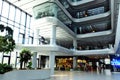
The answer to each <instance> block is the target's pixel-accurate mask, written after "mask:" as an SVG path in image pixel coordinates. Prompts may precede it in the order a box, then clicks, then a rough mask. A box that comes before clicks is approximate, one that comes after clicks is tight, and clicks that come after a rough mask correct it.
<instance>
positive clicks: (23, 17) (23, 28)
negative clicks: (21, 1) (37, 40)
mask: <svg viewBox="0 0 120 80" xmlns="http://www.w3.org/2000/svg"><path fill="white" fill-rule="evenodd" d="M31 17H32V16H31V15H29V14H28V13H26V12H24V11H23V10H21V9H19V8H17V7H16V6H14V5H13V4H11V3H9V2H6V1H3V0H0V24H3V25H4V26H9V27H11V28H12V29H13V31H14V33H13V38H14V40H15V42H16V43H22V44H25V43H26V44H28V43H31V44H33V38H32V40H29V39H31V37H33V31H31V27H30V23H31ZM21 40H22V41H21ZM29 41H31V42H29Z"/></svg>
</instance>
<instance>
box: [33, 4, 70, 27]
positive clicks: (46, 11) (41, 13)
mask: <svg viewBox="0 0 120 80" xmlns="http://www.w3.org/2000/svg"><path fill="white" fill-rule="evenodd" d="M33 12H34V17H35V19H40V18H43V17H49V16H52V17H56V18H57V19H59V20H60V21H61V22H63V23H64V24H65V25H66V24H69V23H71V20H70V19H69V18H68V16H66V14H65V13H64V12H63V11H62V10H61V8H59V7H58V6H57V5H56V4H55V3H52V2H45V3H43V4H39V5H37V6H34V7H33Z"/></svg>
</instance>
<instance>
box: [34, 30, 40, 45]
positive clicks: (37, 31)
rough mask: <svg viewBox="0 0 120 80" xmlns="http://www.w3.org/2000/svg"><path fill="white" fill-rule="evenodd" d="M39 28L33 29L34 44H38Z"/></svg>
mask: <svg viewBox="0 0 120 80" xmlns="http://www.w3.org/2000/svg"><path fill="white" fill-rule="evenodd" d="M39 32H40V30H39V29H35V30H34V44H36V45H38V44H39Z"/></svg>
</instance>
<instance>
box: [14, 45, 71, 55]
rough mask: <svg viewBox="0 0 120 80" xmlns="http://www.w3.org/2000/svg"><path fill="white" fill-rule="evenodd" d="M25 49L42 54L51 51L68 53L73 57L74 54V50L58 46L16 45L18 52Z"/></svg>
mask: <svg viewBox="0 0 120 80" xmlns="http://www.w3.org/2000/svg"><path fill="white" fill-rule="evenodd" d="M23 48H27V49H30V50H31V51H32V52H42V53H44V52H45V53H46V52H49V53H50V51H53V52H61V53H66V54H70V55H72V54H73V51H72V50H69V49H67V48H64V47H60V46H57V45H33V44H32V45H28V44H26V45H25V44H24V45H23V44H16V50H21V49H23ZM58 55H61V54H58Z"/></svg>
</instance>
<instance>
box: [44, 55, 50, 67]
mask: <svg viewBox="0 0 120 80" xmlns="http://www.w3.org/2000/svg"><path fill="white" fill-rule="evenodd" d="M45 68H49V58H48V57H46V62H45Z"/></svg>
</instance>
